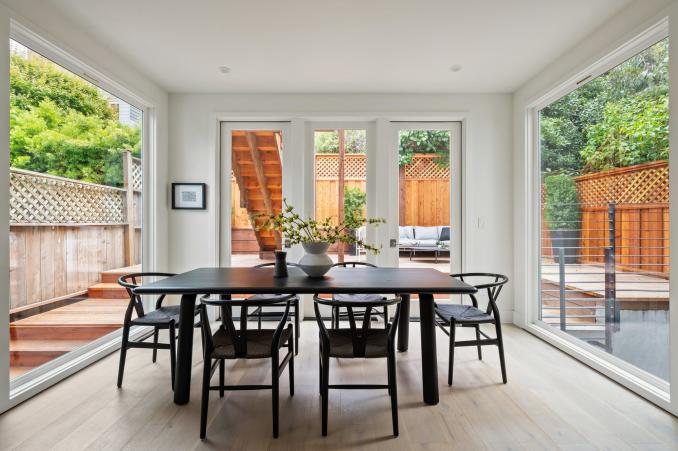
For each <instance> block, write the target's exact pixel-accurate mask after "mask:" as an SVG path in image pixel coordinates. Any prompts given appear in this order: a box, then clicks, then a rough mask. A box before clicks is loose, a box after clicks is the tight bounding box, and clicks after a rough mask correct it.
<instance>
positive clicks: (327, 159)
mask: <svg viewBox="0 0 678 451" xmlns="http://www.w3.org/2000/svg"><path fill="white" fill-rule="evenodd" d="M436 158H437V157H436V156H434V155H415V156H414V157H413V158H412V162H411V163H409V164H407V165H405V178H407V179H416V180H444V179H448V178H449V177H450V168H449V167H441V166H440V165H439V164H438V163H437V162H436V161H435V159H436ZM366 165H367V160H366V158H365V155H364V154H358V155H356V154H353V155H351V154H349V155H346V157H345V160H344V178H345V179H346V180H365V178H366V175H367V167H366ZM338 174H339V158H338V156H337V155H336V154H319V155H316V157H315V175H316V180H334V179H336V178H337V176H338Z"/></svg>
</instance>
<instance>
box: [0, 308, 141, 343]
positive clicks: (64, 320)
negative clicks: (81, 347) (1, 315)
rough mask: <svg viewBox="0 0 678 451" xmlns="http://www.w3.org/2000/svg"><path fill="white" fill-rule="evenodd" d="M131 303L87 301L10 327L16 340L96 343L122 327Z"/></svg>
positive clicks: (16, 322)
mask: <svg viewBox="0 0 678 451" xmlns="http://www.w3.org/2000/svg"><path fill="white" fill-rule="evenodd" d="M127 304H128V301H127V300H123V299H86V300H84V301H80V302H76V303H74V304H70V305H66V306H63V307H59V308H56V309H54V310H50V311H48V312H44V313H39V314H37V315H34V316H31V317H28V318H24V319H20V320H18V321H15V322H13V323H10V325H9V334H10V339H12V340H94V339H96V338H99V337H101V336H103V335H106V334H107V333H110V332H112V331H114V330H117V329H119V328H120V327H122V323H123V320H124V315H125V310H126V309H127Z"/></svg>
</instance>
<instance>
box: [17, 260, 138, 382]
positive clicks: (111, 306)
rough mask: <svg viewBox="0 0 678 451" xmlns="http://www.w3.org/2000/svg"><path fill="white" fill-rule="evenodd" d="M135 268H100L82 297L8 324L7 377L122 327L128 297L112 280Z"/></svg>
mask: <svg viewBox="0 0 678 451" xmlns="http://www.w3.org/2000/svg"><path fill="white" fill-rule="evenodd" d="M139 269H140V267H139V265H136V266H129V267H124V268H118V269H113V270H109V271H104V272H102V273H101V274H100V277H99V279H100V280H101V282H98V283H95V284H94V285H92V286H91V287H90V288H89V290H88V297H87V298H86V299H84V300H81V301H77V302H74V303H71V304H68V305H64V306H61V307H57V308H54V309H52V310H49V311H46V312H42V313H38V314H36V315H33V316H30V317H28V318H23V319H20V320H17V321H13V322H12V323H10V342H9V351H10V379H13V378H15V377H17V376H19V375H21V374H24V373H26V372H28V371H30V370H31V369H33V368H35V367H38V366H40V365H42V364H44V363H47V362H49V361H50V360H53V359H55V358H57V357H59V356H61V355H63V354H66V353H68V352H70V351H73V350H75V349H77V348H79V347H81V346H83V345H85V344H87V343H89V342H91V341H93V340H96V339H97V338H99V337H102V336H104V335H106V334H108V333H110V332H113V331H115V330H117V329H119V328H120V327H122V321H123V317H124V314H125V309H126V308H127V304H128V302H129V300H128V298H127V293H126V291H125V289H124V288H122V287H121V286H119V285H118V284H117V282H116V281H117V279H118V277H120V275H121V274H127V273H130V272H135V271H139Z"/></svg>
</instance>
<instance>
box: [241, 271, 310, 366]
mask: <svg viewBox="0 0 678 451" xmlns="http://www.w3.org/2000/svg"><path fill="white" fill-rule="evenodd" d="M273 266H275V263H262V264H260V265H256V266H254V268H269V267H273ZM287 266H297V264H296V263H288V264H287ZM247 299H248V300H252V301H256V300H267V301H273V302H271V303H270V304H266V305H260V306H259V307H257V308H255V309H254V310H253V311H252V313H250V314H249V315H248V317H247V318H248V319H252V318H254V319H256V320H257V323H258V327H259V329H261V319H262V318H280V316H281V315H282V312H281V311H279V308H280V307H281V306H283V307H284V306H285V304H287V302H288V300H289V303H290V304H291V306H292V312H291V313H292V315H293V316H294V351H295V353H296V354H299V336H300V334H301V327H300V321H299V296H297V295H296V294H295V295H292V298H290V295H289V294H255V295H254V296H250V297H249V298H247ZM275 301H277V302H275ZM269 306H270V307H275V306H278V311H268V312H267V311H265V309H266V308H267V307H269Z"/></svg>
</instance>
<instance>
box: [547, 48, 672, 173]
mask: <svg viewBox="0 0 678 451" xmlns="http://www.w3.org/2000/svg"><path fill="white" fill-rule="evenodd" d="M667 102H668V40H663V41H660V42H658V43H657V44H655V45H653V46H651V47H649V48H648V49H646V50H644V51H643V52H641V53H639V54H637V55H635V56H633V57H632V58H630V59H628V60H627V61H625V62H623V63H622V64H620V65H619V66H617V67H615V68H613V69H611V70H610V71H608V72H607V73H605V74H603V75H601V76H599V77H597V78H595V79H593V80H591V81H590V82H588V83H586V84H584V85H582V86H580V87H579V88H577V89H576V90H574V91H572V92H571V93H569V94H567V95H566V96H564V97H561V98H560V99H559V100H557V101H556V102H553V103H552V104H550V105H549V106H548V107H546V108H544V109H542V110H541V112H540V128H541V161H542V167H541V169H542V171H543V172H552V173H568V174H580V173H582V172H587V171H597V170H601V169H609V168H612V167H623V166H628V165H632V164H638V163H642V162H645V161H653V160H655V159H660V158H664V155H667V154H668V147H667V146H668V141H666V140H664V136H666V134H667V133H668V130H667V124H668V122H666V119H667V117H668V112H667V109H666V107H665V106H666V105H667ZM634 114H641V115H642V120H640V119H639V120H633V115H634ZM625 121H626V122H625ZM632 121H633V124H631V122H632ZM662 127H663V128H664V129H663V130H662ZM631 130H632V131H631ZM622 141H625V142H622ZM641 143H642V144H641ZM650 143H653V144H652V145H655V146H657V147H656V148H655V149H654V150H650V149H648V147H647V146H649V145H650ZM598 152H601V154H602V155H597V153H598Z"/></svg>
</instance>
